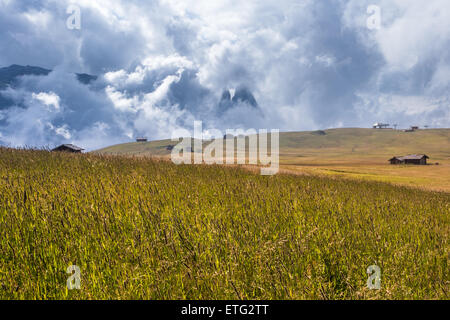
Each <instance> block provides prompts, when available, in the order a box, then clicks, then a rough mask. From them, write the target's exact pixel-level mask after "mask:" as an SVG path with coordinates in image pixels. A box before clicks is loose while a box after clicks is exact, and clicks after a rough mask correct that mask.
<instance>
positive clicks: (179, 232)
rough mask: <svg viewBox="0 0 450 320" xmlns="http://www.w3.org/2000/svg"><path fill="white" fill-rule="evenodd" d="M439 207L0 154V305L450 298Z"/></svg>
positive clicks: (101, 159)
mask: <svg viewBox="0 0 450 320" xmlns="http://www.w3.org/2000/svg"><path fill="white" fill-rule="evenodd" d="M449 212H450V194H448V193H432V192H424V191H420V190H416V189H409V188H404V187H395V186H392V185H389V184H383V183H376V182H358V181H349V180H339V179H331V178H323V177H322V178H320V177H311V176H291V175H277V176H260V175H258V174H255V173H252V172H250V171H248V170H243V169H240V168H231V167H221V166H203V165H200V166H193V165H180V166H176V165H173V164H172V163H170V162H165V161H156V160H149V159H144V158H125V157H106V156H94V155H73V154H63V153H51V152H46V151H30V150H28V151H27V150H12V149H5V148H3V149H0V230H1V234H0V298H1V299H111V298H113V299H375V298H387V299H448V291H449V274H448V257H449V246H448V235H449ZM373 264H376V265H378V266H379V267H380V268H381V271H382V275H381V289H380V290H369V289H368V288H367V285H366V283H367V278H368V276H367V274H366V269H367V267H368V266H369V265H373ZM69 265H78V266H79V267H80V268H81V289H80V290H68V289H67V288H66V280H67V278H68V276H69V275H68V274H66V269H67V267H68V266H69Z"/></svg>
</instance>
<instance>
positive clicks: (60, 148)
mask: <svg viewBox="0 0 450 320" xmlns="http://www.w3.org/2000/svg"><path fill="white" fill-rule="evenodd" d="M83 150H84V149H83V148H80V147H77V146H76V145H73V144H62V145H60V146H58V147H56V148H54V149H52V151H61V152H72V153H81V151H83Z"/></svg>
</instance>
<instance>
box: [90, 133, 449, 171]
mask: <svg viewBox="0 0 450 320" xmlns="http://www.w3.org/2000/svg"><path fill="white" fill-rule="evenodd" d="M322 132H323V133H325V134H323V133H322V134H318V133H317V131H305V132H281V133H280V154H281V160H283V159H284V158H285V157H294V156H297V157H305V156H317V157H319V158H322V159H325V160H326V159H341V158H342V157H343V156H344V157H345V158H352V159H354V160H358V159H377V160H378V159H380V158H381V159H382V160H383V161H384V162H386V163H387V160H388V159H390V158H391V157H392V156H395V155H403V154H410V153H425V154H429V155H430V157H431V161H439V160H450V129H429V130H419V131H416V132H402V131H396V130H374V129H362V128H343V129H329V130H324V131H322ZM175 144H176V142H172V141H171V140H159V141H149V142H131V143H124V144H118V145H114V146H110V147H106V148H103V149H100V150H97V151H96V153H100V154H116V155H117V154H126V155H158V156H163V155H170V151H169V150H166V148H165V147H167V146H169V145H175ZM285 162H286V163H288V162H289V161H285Z"/></svg>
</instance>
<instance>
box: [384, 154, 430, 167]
mask: <svg viewBox="0 0 450 320" xmlns="http://www.w3.org/2000/svg"><path fill="white" fill-rule="evenodd" d="M427 159H430V158H429V157H428V156H427V155H426V154H410V155H407V156H403V157H393V158H392V159H389V162H390V163H391V164H417V165H426V164H427Z"/></svg>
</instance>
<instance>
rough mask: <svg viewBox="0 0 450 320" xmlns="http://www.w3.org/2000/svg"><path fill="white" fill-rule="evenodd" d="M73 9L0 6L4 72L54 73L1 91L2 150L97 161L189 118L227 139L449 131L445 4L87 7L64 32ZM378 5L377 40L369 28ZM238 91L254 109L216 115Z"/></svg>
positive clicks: (191, 0) (194, 2)
mask: <svg viewBox="0 0 450 320" xmlns="http://www.w3.org/2000/svg"><path fill="white" fill-rule="evenodd" d="M71 3H72V2H71V1H56V0H43V1H39V2H30V1H25V0H16V1H4V0H2V1H0V65H2V66H7V65H10V64H13V63H16V64H21V65H37V66H41V67H45V68H48V69H52V70H53V72H51V73H50V74H49V75H48V76H46V77H32V76H25V77H22V78H21V79H20V81H19V84H18V85H17V86H15V87H9V88H5V89H4V90H3V91H2V96H4V97H7V98H8V99H9V100H10V101H13V102H14V103H13V104H12V105H11V106H10V107H9V108H8V109H6V110H2V111H1V113H0V133H1V137H0V140H1V141H2V142H3V143H7V144H13V145H16V144H41V145H44V144H55V143H61V142H73V143H80V144H82V146H83V147H86V148H87V149H88V150H90V149H95V148H98V147H102V146H106V145H110V144H113V143H118V142H126V141H129V140H130V139H132V138H133V137H135V136H137V135H146V136H148V137H149V138H150V139H157V138H169V137H170V136H171V133H172V131H173V130H177V129H182V128H187V129H191V127H192V126H193V120H194V119H197V120H203V121H204V126H205V128H206V129H208V128H214V127H215V128H218V129H221V130H224V129H226V128H239V127H242V128H244V129H245V128H250V127H253V128H256V129H259V128H267V129H272V128H278V129H281V130H309V129H310V130H313V129H319V128H327V127H336V126H370V125H371V124H372V123H373V122H376V121H382V120H383V121H385V120H386V121H390V122H396V123H402V124H404V125H405V126H408V125H410V124H412V123H415V124H420V123H421V122H424V121H426V122H427V124H433V125H435V126H447V127H448V126H449V125H450V117H449V105H448V101H449V93H448V92H449V91H448V87H449V83H450V76H449V74H450V73H449V72H448V70H450V53H449V52H450V50H448V49H449V47H450V40H449V39H450V34H449V33H450V28H449V27H450V25H449V24H450V4H449V3H448V1H446V0H430V1H428V2H427V5H426V6H425V5H423V4H421V3H420V2H418V1H415V0H389V1H388V0H379V1H375V2H374V1H369V0H362V1H361V0H333V1H329V2H326V3H325V2H322V1H313V0H305V1H302V2H299V1H295V0H282V1H276V2H274V1H236V0H229V1H227V0H218V1H209V0H184V1H175V0H159V1H144V0H128V1H113V0H99V1H88V0H80V1H77V2H76V4H77V5H79V6H80V8H81V29H80V30H69V29H67V28H66V19H67V18H68V15H67V13H66V8H67V6H68V5H69V4H71ZM372 4H376V5H378V6H379V7H380V9H381V28H380V29H379V30H369V29H368V28H367V26H366V20H367V18H368V16H369V15H368V13H367V7H368V6H369V5H372ZM73 73H89V74H95V75H98V76H99V78H98V80H97V81H94V82H93V83H91V84H90V85H84V84H81V83H80V82H79V81H77V79H76V78H75V77H74V76H73ZM239 88H246V90H248V92H250V93H251V95H252V96H253V97H254V99H255V101H256V102H257V105H258V108H253V107H252V106H251V103H250V104H249V103H246V102H241V103H237V104H235V105H233V107H230V108H227V109H226V110H225V111H223V112H222V111H220V101H221V97H222V93H223V92H224V90H225V91H226V90H228V92H232V93H233V92H235V91H236V90H239ZM230 99H231V98H230ZM25 126H26V128H25Z"/></svg>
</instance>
